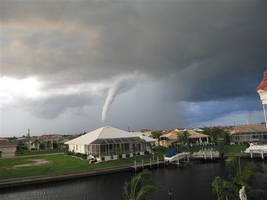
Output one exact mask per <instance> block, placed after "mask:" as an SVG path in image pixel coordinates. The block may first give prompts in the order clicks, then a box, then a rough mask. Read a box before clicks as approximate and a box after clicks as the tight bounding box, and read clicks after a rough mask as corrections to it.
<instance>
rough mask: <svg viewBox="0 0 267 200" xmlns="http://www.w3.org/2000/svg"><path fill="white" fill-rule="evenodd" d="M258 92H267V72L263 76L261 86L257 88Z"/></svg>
mask: <svg viewBox="0 0 267 200" xmlns="http://www.w3.org/2000/svg"><path fill="white" fill-rule="evenodd" d="M256 90H257V91H259V90H264V91H267V70H266V71H265V72H264V74H263V79H262V81H261V83H260V85H259V86H258V87H257V88H256Z"/></svg>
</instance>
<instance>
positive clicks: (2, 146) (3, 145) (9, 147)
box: [0, 140, 17, 158]
mask: <svg viewBox="0 0 267 200" xmlns="http://www.w3.org/2000/svg"><path fill="white" fill-rule="evenodd" d="M16 147H17V145H16V144H14V143H10V142H8V141H6V140H0V157H1V158H10V157H14V156H15V152H16Z"/></svg>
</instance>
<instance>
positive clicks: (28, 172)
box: [0, 154, 163, 179]
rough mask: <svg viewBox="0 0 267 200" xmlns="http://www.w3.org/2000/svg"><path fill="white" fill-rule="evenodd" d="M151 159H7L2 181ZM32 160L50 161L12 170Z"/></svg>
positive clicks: (0, 163) (0, 173) (2, 165)
mask: <svg viewBox="0 0 267 200" xmlns="http://www.w3.org/2000/svg"><path fill="white" fill-rule="evenodd" d="M157 156H159V158H160V159H161V160H162V158H163V156H162V155H160V154H157V155H155V156H154V158H155V160H156V157H157ZM151 158H152V155H144V156H137V157H134V158H125V159H119V160H113V161H107V162H101V163H97V164H89V162H88V160H81V159H80V158H77V157H72V156H70V155H51V156H35V157H32V158H20V157H15V158H7V159H0V179H7V178H17V177H26V176H40V175H42V176H45V175H54V174H67V173H72V172H83V171H88V170H92V169H99V168H107V167H113V166H124V165H129V164H131V165H134V161H135V160H137V163H139V164H140V163H141V162H142V160H143V161H144V162H149V160H150V159H151ZM32 159H44V160H47V161H49V164H45V165H42V166H31V167H22V168H16V169H14V168H12V167H13V166H14V165H18V164H25V163H29V162H33V161H32Z"/></svg>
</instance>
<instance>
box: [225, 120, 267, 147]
mask: <svg viewBox="0 0 267 200" xmlns="http://www.w3.org/2000/svg"><path fill="white" fill-rule="evenodd" d="M230 140H231V143H235V144H244V143H257V144H263V143H267V129H266V126H265V124H257V125H244V126H236V127H233V128H232V130H231V131H230Z"/></svg>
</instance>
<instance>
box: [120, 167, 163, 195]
mask: <svg viewBox="0 0 267 200" xmlns="http://www.w3.org/2000/svg"><path fill="white" fill-rule="evenodd" d="M158 190H159V187H158V186H157V185H155V184H153V183H152V181H151V179H150V172H149V171H148V170H144V171H142V172H140V173H138V174H137V175H135V176H134V177H133V178H132V179H131V181H130V182H126V183H125V184H124V186H123V195H124V199H125V200H145V199H146V198H147V196H148V195H149V194H151V193H152V192H155V191H158Z"/></svg>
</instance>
